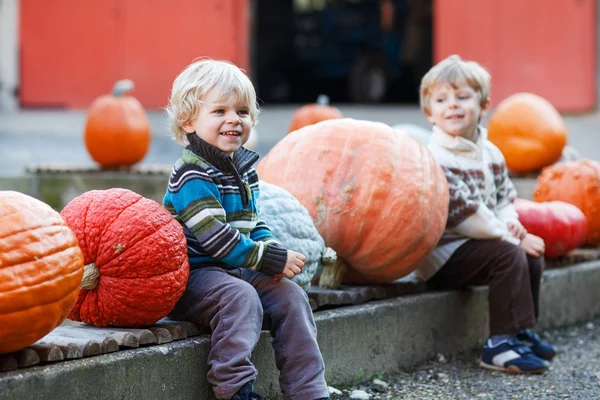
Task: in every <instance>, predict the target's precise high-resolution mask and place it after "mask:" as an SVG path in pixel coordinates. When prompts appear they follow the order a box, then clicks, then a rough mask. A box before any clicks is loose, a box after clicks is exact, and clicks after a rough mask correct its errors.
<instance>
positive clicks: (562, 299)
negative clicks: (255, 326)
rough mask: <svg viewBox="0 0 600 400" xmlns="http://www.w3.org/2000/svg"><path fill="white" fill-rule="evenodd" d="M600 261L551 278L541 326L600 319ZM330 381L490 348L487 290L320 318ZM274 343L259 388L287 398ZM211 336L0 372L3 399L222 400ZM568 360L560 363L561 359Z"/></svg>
mask: <svg viewBox="0 0 600 400" xmlns="http://www.w3.org/2000/svg"><path fill="white" fill-rule="evenodd" d="M599 287H600V260H597V261H592V262H587V263H582V264H578V265H574V266H571V267H567V268H564V269H556V270H548V271H546V272H545V273H544V281H543V289H542V299H541V304H542V316H541V318H540V324H539V329H544V328H548V327H556V326H565V325H570V324H574V323H577V322H581V321H585V320H589V319H591V318H594V317H597V316H598V315H600V290H598V288H599ZM315 319H316V322H317V326H318V330H319V345H320V347H321V350H322V352H323V356H324V358H325V364H326V366H327V374H326V377H327V381H328V383H329V384H331V385H334V386H335V385H343V384H349V383H352V382H355V381H357V380H360V379H363V378H366V377H370V376H373V375H375V374H378V373H381V372H392V371H395V370H397V369H398V368H401V367H407V366H411V365H416V364H419V363H422V362H424V361H426V360H428V359H431V358H432V357H433V356H435V354H437V353H443V354H445V355H449V354H454V353H457V352H460V351H464V350H469V349H473V348H476V347H478V346H481V345H482V343H483V341H484V339H485V337H486V336H487V332H488V328H487V324H488V318H487V288H485V287H477V288H473V289H471V290H464V291H447V292H428V293H423V294H416V295H408V296H403V297H399V298H395V299H390V300H381V301H374V302H371V303H366V304H363V305H359V306H351V307H344V308H339V309H333V310H327V311H317V312H316V313H315ZM270 341H271V339H270V337H269V334H268V332H267V331H263V334H262V336H261V339H260V342H259V343H258V346H257V347H256V350H255V352H254V355H253V361H254V362H255V364H256V366H257V368H258V370H259V371H260V374H259V377H258V381H257V387H258V391H259V392H260V393H262V395H263V396H264V397H265V398H267V399H279V398H281V396H280V393H279V386H278V382H277V377H278V372H277V370H276V369H275V362H274V358H273V350H272V348H271V343H270ZM209 346H210V336H208V335H204V336H200V337H196V338H191V339H186V340H183V341H178V342H173V343H169V344H167V345H159V346H151V347H146V348H140V349H135V350H127V351H120V352H117V353H112V354H107V355H102V356H97V357H91V358H86V359H81V360H77V361H68V362H62V363H59V364H55V365H46V366H38V367H32V368H28V369H23V370H17V371H12V372H8V373H2V374H0V398H2V399H5V398H6V399H11V400H24V399H49V400H56V399H85V398H88V399H94V398H102V399H138V398H140V399H141V398H149V399H214V397H213V395H212V389H211V388H210V386H209V384H208V382H207V381H206V374H207V370H208V366H207V356H208V351H209ZM559 357H560V356H559Z"/></svg>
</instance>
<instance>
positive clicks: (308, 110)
mask: <svg viewBox="0 0 600 400" xmlns="http://www.w3.org/2000/svg"><path fill="white" fill-rule="evenodd" d="M343 117H344V116H343V115H342V112H341V111H340V110H339V109H338V108H336V107H333V106H330V105H329V98H328V97H327V96H325V95H321V96H319V98H318V99H317V103H315V104H306V105H304V106H302V107H300V108H299V109H297V110H296V112H295V113H294V115H293V116H292V122H291V123H290V127H289V128H288V133H290V132H293V131H296V130H298V129H300V128H303V127H305V126H308V125H313V124H316V123H317V122H321V121H326V120H328V119H339V118H343Z"/></svg>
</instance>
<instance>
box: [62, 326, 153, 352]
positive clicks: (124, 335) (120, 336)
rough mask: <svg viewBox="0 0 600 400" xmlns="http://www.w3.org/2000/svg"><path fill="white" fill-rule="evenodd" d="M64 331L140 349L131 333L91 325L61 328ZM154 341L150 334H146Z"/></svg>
mask: <svg viewBox="0 0 600 400" xmlns="http://www.w3.org/2000/svg"><path fill="white" fill-rule="evenodd" d="M61 328H64V329H72V330H75V329H76V330H79V331H81V332H85V333H88V334H92V335H96V336H101V337H105V338H107V337H108V338H113V339H114V340H116V342H117V343H118V344H119V346H120V347H129V348H135V347H140V341H139V339H138V337H137V336H136V335H134V334H133V332H129V331H122V330H117V329H115V328H97V327H95V326H91V325H78V326H63V327H61ZM57 329H58V328H57ZM148 333H149V334H150V336H152V338H153V339H154V335H152V332H148Z"/></svg>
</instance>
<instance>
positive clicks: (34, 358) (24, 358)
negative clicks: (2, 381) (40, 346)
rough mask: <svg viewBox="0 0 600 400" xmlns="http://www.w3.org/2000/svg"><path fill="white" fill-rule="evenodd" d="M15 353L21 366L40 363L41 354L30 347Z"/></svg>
mask: <svg viewBox="0 0 600 400" xmlns="http://www.w3.org/2000/svg"><path fill="white" fill-rule="evenodd" d="M13 355H14V356H15V358H16V359H17V363H18V364H19V368H26V367H32V366H34V365H38V364H39V363H40V356H38V353H37V352H36V351H35V350H33V349H30V348H28V347H26V348H24V349H23V350H19V351H17V352H15V353H13Z"/></svg>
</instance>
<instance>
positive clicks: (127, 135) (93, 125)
mask: <svg viewBox="0 0 600 400" xmlns="http://www.w3.org/2000/svg"><path fill="white" fill-rule="evenodd" d="M131 89H133V82H131V81H129V80H122V81H119V82H117V83H116V84H115V87H114V88H113V93H112V94H110V95H104V96H100V97H98V98H97V99H96V100H94V102H93V103H92V105H91V106H90V108H89V110H88V114H87V120H86V123H85V135H84V140H85V146H86V148H87V151H88V153H89V154H90V156H91V157H92V159H93V160H94V161H96V162H97V163H98V164H100V166H101V167H103V168H117V167H122V166H125V167H127V166H131V165H133V164H135V163H137V162H139V161H141V160H142V159H143V158H144V156H145V155H146V153H147V152H148V148H149V146H150V140H151V136H150V123H149V122H148V118H147V117H146V112H145V111H144V108H143V107H142V105H141V104H140V102H139V101H138V100H137V99H136V98H135V97H133V96H129V95H126V93H127V92H128V91H130V90H131Z"/></svg>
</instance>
